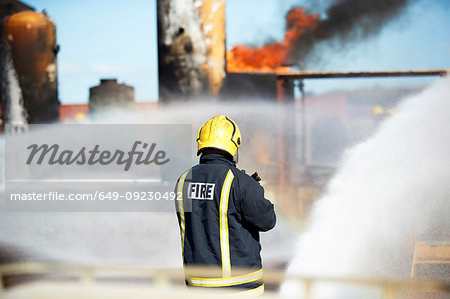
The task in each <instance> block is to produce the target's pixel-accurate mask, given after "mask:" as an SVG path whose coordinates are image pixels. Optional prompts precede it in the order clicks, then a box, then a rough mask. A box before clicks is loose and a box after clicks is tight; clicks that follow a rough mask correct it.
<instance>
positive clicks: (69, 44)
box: [25, 0, 450, 104]
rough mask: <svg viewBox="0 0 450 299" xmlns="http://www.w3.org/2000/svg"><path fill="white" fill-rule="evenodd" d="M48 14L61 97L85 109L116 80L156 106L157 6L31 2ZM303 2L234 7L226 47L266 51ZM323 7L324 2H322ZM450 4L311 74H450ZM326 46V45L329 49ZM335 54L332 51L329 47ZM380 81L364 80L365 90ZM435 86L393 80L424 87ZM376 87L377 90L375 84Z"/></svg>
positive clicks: (232, 3) (233, 0)
mask: <svg viewBox="0 0 450 299" xmlns="http://www.w3.org/2000/svg"><path fill="white" fill-rule="evenodd" d="M25 2H26V3H27V4H29V5H31V6H33V7H34V8H36V9H37V10H38V11H41V10H43V9H45V10H46V11H47V13H48V15H49V16H50V17H52V18H53V19H54V20H55V23H56V26H57V40H58V43H59V44H60V46H61V51H60V53H59V55H58V71H59V78H58V79H59V97H60V99H61V102H62V103H64V104H70V103H85V102H87V100H88V92H89V87H90V86H94V85H97V84H98V82H99V79H100V78H103V77H107V78H110V77H115V78H117V79H118V80H119V82H122V83H126V84H129V85H132V86H134V87H135V92H136V100H137V101H155V100H156V99H157V97H158V86H157V78H158V77H157V50H156V48H157V46H156V43H157V35H156V1H155V0H130V1H119V0H76V1H75V0H65V1H58V0H28V1H25ZM304 2H305V1H302V0H295V1H294V0H245V1H242V0H241V1H240V0H228V1H227V19H226V20H227V47H228V48H230V47H232V46H234V45H237V44H253V45H261V44H262V43H264V42H267V41H269V40H273V39H282V37H283V34H284V26H285V22H284V15H285V14H286V12H287V11H288V10H289V8H290V7H292V6H293V5H298V6H302V3H304ZM319 3H324V1H319ZM449 3H450V2H447V1H438V0H432V1H426V0H420V1H417V2H416V3H415V4H413V5H411V6H410V7H409V8H408V9H407V11H406V13H404V14H402V15H401V16H400V17H397V18H396V19H395V20H393V21H392V22H390V23H389V24H387V26H385V27H384V29H383V30H382V31H381V32H380V34H378V35H377V36H374V37H371V38H369V39H367V40H364V41H358V42H357V43H352V44H351V45H348V46H346V47H343V48H342V47H339V48H331V50H327V51H326V52H324V53H326V54H325V55H324V57H325V59H322V60H321V61H320V62H319V63H317V65H314V66H312V67H311V69H310V70H334V71H358V70H396V69H399V70H400V69H402V70H408V69H434V68H444V69H450V18H449V16H450V4H449ZM323 46H324V47H325V46H326V45H323ZM326 48H327V49H329V48H328V47H326ZM382 81H383V79H379V80H378V81H374V80H368V79H365V81H364V82H365V83H370V82H372V83H373V84H378V83H379V82H382ZM429 81H430V80H429V79H423V78H419V79H402V80H389V82H391V83H392V84H397V83H398V84H420V83H426V82H429ZM360 82H361V79H360V80H359V81H358V83H355V80H349V81H345V82H343V81H339V80H333V81H328V82H326V83H324V82H323V81H322V82H317V81H316V82H307V87H309V88H310V89H311V90H316V91H317V90H322V89H323V90H325V89H327V88H328V89H330V88H335V87H341V88H351V87H352V86H355V84H356V85H357V86H359V83H360ZM372 83H371V84H372Z"/></svg>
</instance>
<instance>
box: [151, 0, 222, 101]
mask: <svg viewBox="0 0 450 299" xmlns="http://www.w3.org/2000/svg"><path fill="white" fill-rule="evenodd" d="M157 4H158V7H157V9H158V69H159V98H160V101H161V102H168V101H172V100H179V101H180V100H181V101H183V100H189V99H198V97H205V96H206V97H210V96H212V97H213V98H217V96H218V93H219V90H220V88H221V85H222V80H223V78H224V77H225V0H203V1H197V0H195V1H194V0H187V1H180V0H158V1H157Z"/></svg>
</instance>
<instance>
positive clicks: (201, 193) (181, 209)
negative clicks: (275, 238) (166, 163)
mask: <svg viewBox="0 0 450 299" xmlns="http://www.w3.org/2000/svg"><path fill="white" fill-rule="evenodd" d="M176 189H177V190H176V191H177V192H182V197H183V198H182V200H178V201H177V216H178V222H179V225H180V230H181V238H182V246H183V260H184V264H185V266H188V265H215V266H219V267H220V268H221V270H222V275H220V276H218V277H216V278H217V283H214V281H213V280H211V279H209V280H202V278H201V277H198V276H199V275H197V276H196V277H193V278H192V277H191V278H192V279H189V278H190V277H188V276H187V279H186V281H187V283H188V284H190V285H194V286H205V287H208V286H232V285H233V286H236V285H237V286H239V285H241V286H245V285H246V284H248V283H249V282H250V283H251V282H252V281H253V282H255V281H256V279H253V278H255V277H256V276H258V278H259V279H260V278H261V277H262V271H260V270H261V268H262V264H261V255H260V251H261V245H260V243H259V232H260V231H267V230H270V229H272V228H273V227H274V226H275V222H276V216H275V212H274V207H273V205H272V203H271V202H270V201H268V200H267V199H265V198H264V189H263V187H261V185H260V184H259V183H258V182H256V181H255V180H254V179H253V178H252V177H250V176H249V175H247V174H245V173H244V172H242V171H241V170H239V169H237V168H236V167H235V164H234V162H233V161H231V160H230V159H228V157H226V156H224V155H221V154H207V155H202V156H201V158H200V164H198V165H196V166H194V167H193V168H192V169H190V170H188V171H187V172H185V173H184V174H183V175H182V176H181V177H180V179H178V182H177V186H176ZM179 194H180V195H181V193H179ZM235 267H245V268H252V269H253V270H252V271H253V272H251V273H249V275H250V276H248V275H247V276H246V275H244V276H242V273H235V272H234V271H233V268H235ZM255 273H256V274H255ZM258 273H261V275H259V274H258ZM252 274H253V276H252ZM260 276H261V277H260ZM236 277H239V279H238V278H236ZM242 277H244V278H242ZM252 279H253V280H252ZM211 281H213V282H211ZM243 283H244V284H243Z"/></svg>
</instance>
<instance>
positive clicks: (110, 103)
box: [89, 79, 134, 114]
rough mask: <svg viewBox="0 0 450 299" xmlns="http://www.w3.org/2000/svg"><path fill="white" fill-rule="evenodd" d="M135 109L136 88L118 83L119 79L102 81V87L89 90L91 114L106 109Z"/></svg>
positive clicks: (98, 86)
mask: <svg viewBox="0 0 450 299" xmlns="http://www.w3.org/2000/svg"><path fill="white" fill-rule="evenodd" d="M133 107H134V87H132V86H129V85H126V84H123V83H117V79H100V85H97V86H93V87H91V88H89V113H91V114H92V113H99V112H102V111H104V110H105V109H114V108H120V109H130V108H133Z"/></svg>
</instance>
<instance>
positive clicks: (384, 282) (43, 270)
mask: <svg viewBox="0 0 450 299" xmlns="http://www.w3.org/2000/svg"><path fill="white" fill-rule="evenodd" d="M194 269H195V272H198V271H200V272H201V273H202V274H204V276H205V277H208V276H209V275H210V274H211V275H214V274H213V273H216V272H217V271H216V269H211V268H210V267H208V268H204V267H194ZM240 270H241V271H245V270H243V269H240ZM20 275H35V276H36V277H35V280H36V281H49V280H50V281H57V282H58V283H61V279H59V280H58V279H57V278H58V276H59V277H60V278H61V277H62V278H64V277H65V278H66V279H67V277H72V280H71V281H73V280H74V279H73V278H75V281H76V282H77V283H80V285H83V284H84V285H85V284H89V285H101V284H102V283H105V282H114V283H115V286H118V285H120V284H121V282H127V283H129V282H130V281H132V282H133V283H138V284H141V285H142V284H144V286H145V287H149V288H152V287H166V289H168V290H170V289H172V288H173V286H176V285H178V286H181V285H183V283H184V272H183V270H182V269H152V268H148V267H128V266H91V265H77V264H61V263H48V262H25V263H13V264H5V265H0V295H1V294H2V292H4V291H5V290H7V287H5V286H4V284H3V282H4V280H5V278H11V277H16V278H17V277H20ZM46 275H47V276H46ZM70 275H72V276H70ZM112 278H115V279H114V280H112ZM121 280H122V281H121ZM287 280H289V281H292V282H296V283H299V284H302V285H303V294H302V295H301V296H300V298H307V299H310V298H313V292H312V290H313V288H314V287H315V286H317V285H318V284H321V283H329V284H333V285H350V286H353V287H368V288H374V289H377V290H379V291H381V292H382V294H383V295H382V296H383V298H385V299H393V298H397V295H398V293H399V291H404V290H408V291H414V292H427V293H430V292H431V293H433V294H434V293H436V294H442V295H443V296H449V295H450V282H439V281H424V280H390V279H370V278H346V277H305V276H301V275H295V274H288V273H285V272H283V271H280V270H265V271H264V282H265V284H266V285H268V284H272V285H275V286H276V285H279V284H281V283H282V282H284V281H287ZM19 285H20V283H19ZM24 285H25V284H24ZM169 286H170V287H171V288H169ZM267 293H268V294H271V295H269V296H270V297H272V298H279V296H278V295H277V294H276V293H274V292H266V294H267ZM191 297H192V293H191V292H187V293H186V297H185V298H191ZM178 298H180V297H178Z"/></svg>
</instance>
